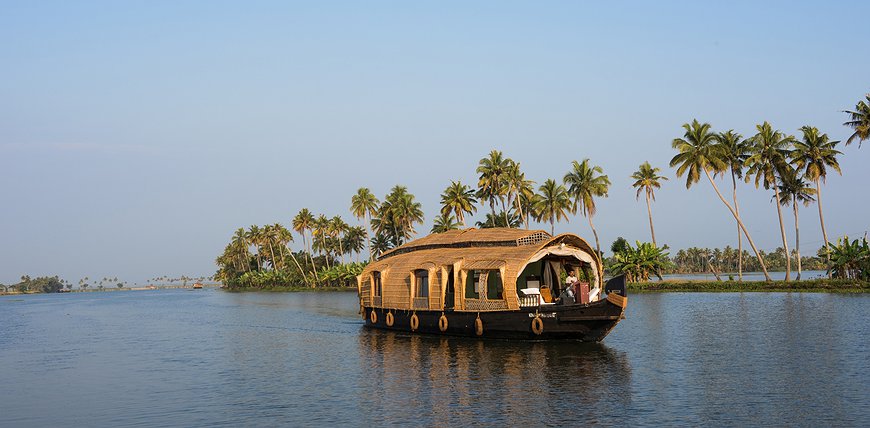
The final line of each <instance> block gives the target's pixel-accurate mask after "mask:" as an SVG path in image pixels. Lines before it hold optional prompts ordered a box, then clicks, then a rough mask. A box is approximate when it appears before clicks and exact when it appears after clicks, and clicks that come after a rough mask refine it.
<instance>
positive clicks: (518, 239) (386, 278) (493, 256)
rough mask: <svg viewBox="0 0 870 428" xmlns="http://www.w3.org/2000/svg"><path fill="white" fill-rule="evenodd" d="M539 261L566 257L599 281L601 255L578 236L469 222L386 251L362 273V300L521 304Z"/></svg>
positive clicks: (417, 304) (442, 305) (484, 307)
mask: <svg viewBox="0 0 870 428" xmlns="http://www.w3.org/2000/svg"><path fill="white" fill-rule="evenodd" d="M542 260H546V261H548V263H547V264H549V265H553V264H556V265H559V263H562V264H563V266H565V263H566V261H568V263H569V264H572V265H573V266H576V267H578V268H581V269H582V271H583V272H584V273H586V274H587V276H588V277H589V278H588V279H589V282H590V286H592V287H596V286H600V285H601V284H600V280H601V278H602V276H603V268H602V265H601V259H600V258H599V257H598V255H597V253H596V251H595V250H594V249H593V248H592V247H591V246H590V245H589V243H588V242H586V241H585V240H584V239H582V238H580V237H579V236H576V235H573V234H562V235H558V236H555V237H554V236H551V235H550V234H548V233H547V232H545V231H542V230H523V229H512V228H492V229H474V228H470V229H463V230H452V231H448V232H444V233H438V234H432V235H429V236H426V237H423V238H420V239H417V240H414V241H411V242H408V243H406V244H404V245H401V246H399V247H397V248H394V249H392V250H390V251H388V252H386V253H384V254H382V255H381V256H380V257H378V259H377V260H375V261H373V262H372V263H370V264H369V265H368V266H366V268H365V269H364V270H363V272H362V273H361V274H360V275H359V276H358V277H357V281H358V290H359V295H360V304H361V305H362V306H364V307H380V308H389V309H396V310H445V309H447V308H450V309H452V310H456V311H492V310H511V309H519V307H520V304H519V294H521V293H520V292H519V291H518V289H522V288H526V285H527V279H529V278H535V277H536V274H535V272H537V271H535V272H532V270H533V268H535V269H542V264H540V263H537V262H540V261H542ZM536 263H537V264H536ZM548 269H549V268H548ZM551 275H552V274H551ZM551 281H552V279H551Z"/></svg>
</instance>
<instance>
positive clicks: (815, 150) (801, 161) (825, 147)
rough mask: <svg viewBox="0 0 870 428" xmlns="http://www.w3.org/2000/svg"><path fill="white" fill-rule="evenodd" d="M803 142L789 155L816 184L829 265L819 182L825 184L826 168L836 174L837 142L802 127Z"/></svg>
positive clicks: (837, 164)
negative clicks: (829, 168)
mask: <svg viewBox="0 0 870 428" xmlns="http://www.w3.org/2000/svg"><path fill="white" fill-rule="evenodd" d="M801 132H802V133H803V141H795V143H794V150H792V151H791V153H789V157H790V158H791V160H792V164H794V166H795V168H797V169H798V170H801V169H802V170H803V175H804V177H805V178H807V179H809V180H812V181H813V182H814V183H816V199H817V201H818V206H819V222H820V223H821V224H822V237H823V238H824V239H825V260H826V262H827V265H828V266H829V267H830V265H831V255H830V247H829V245H828V233H827V232H826V231H825V217H824V216H823V215H822V187H821V186H820V185H819V181H821V182H823V183H824V182H825V181H826V179H827V176H828V170H827V168H828V167H831V169H833V170H834V171H837V173H838V174H841V175H842V174H843V173H842V172H841V171H840V163H839V162H837V155H840V154H842V153H840V152H839V151H837V150H836V149H835V147H837V144H839V143H840V142H839V141H829V139H828V134H819V130H818V129H817V128H815V127H811V126H804V127H802V128H801Z"/></svg>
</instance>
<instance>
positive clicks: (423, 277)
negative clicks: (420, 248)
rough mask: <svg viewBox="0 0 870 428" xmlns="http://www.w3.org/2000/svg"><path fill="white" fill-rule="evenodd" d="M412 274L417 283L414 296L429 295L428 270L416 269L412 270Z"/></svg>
mask: <svg viewBox="0 0 870 428" xmlns="http://www.w3.org/2000/svg"><path fill="white" fill-rule="evenodd" d="M414 276H415V282H416V285H417V291H416V295H415V296H414V297H429V271H428V270H425V269H417V270H416V271H414Z"/></svg>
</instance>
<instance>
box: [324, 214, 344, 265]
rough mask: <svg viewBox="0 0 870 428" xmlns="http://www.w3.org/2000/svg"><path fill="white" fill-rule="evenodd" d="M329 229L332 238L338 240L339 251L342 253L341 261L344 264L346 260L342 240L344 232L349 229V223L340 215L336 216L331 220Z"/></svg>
mask: <svg viewBox="0 0 870 428" xmlns="http://www.w3.org/2000/svg"><path fill="white" fill-rule="evenodd" d="M327 230H328V231H329V235H330V236H331V237H332V239H333V240H335V241H337V243H338V253H339V254H341V263H342V264H344V263H345V262H346V261H345V258H344V245H343V243H342V242H341V237H342V235H344V232H345V231H347V223H345V222H344V220H342V218H341V217H340V216H335V217H333V218H332V219H331V220H330V221H329V226H328V228H327Z"/></svg>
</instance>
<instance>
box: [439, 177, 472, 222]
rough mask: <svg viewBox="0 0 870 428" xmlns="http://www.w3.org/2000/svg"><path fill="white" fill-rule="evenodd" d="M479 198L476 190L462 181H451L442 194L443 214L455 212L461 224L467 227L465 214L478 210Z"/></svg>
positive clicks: (454, 214)
mask: <svg viewBox="0 0 870 428" xmlns="http://www.w3.org/2000/svg"><path fill="white" fill-rule="evenodd" d="M475 204H477V199H475V198H474V190H472V189H471V188H470V187H468V186H466V185H464V184H462V182H461V181H451V182H450V185H449V186H447V188H446V189H444V193H442V194H441V216H442V219H443V218H445V217H444V216H446V215H447V214H450V213H453V216H455V218H456V220H458V221H459V225H460V226H462V227H465V214H468V215H472V214H474V213H475V212H477V206H476V205H475Z"/></svg>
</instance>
